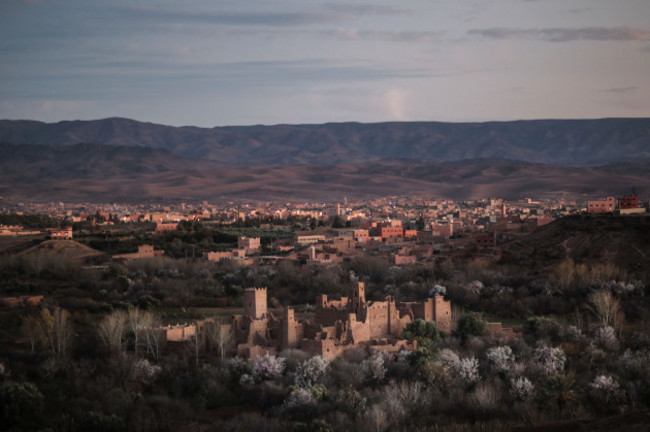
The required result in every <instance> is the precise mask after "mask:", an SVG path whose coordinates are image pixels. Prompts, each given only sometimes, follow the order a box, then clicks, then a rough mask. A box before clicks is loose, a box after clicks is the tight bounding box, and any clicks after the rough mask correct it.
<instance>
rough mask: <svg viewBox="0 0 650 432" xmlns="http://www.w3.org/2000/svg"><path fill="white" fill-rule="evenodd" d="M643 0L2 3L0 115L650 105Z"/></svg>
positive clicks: (338, 115) (427, 117)
mask: <svg viewBox="0 0 650 432" xmlns="http://www.w3.org/2000/svg"><path fill="white" fill-rule="evenodd" d="M649 18H650V2H648V1H647V0H619V1H614V0H564V1H560V0H491V1H490V0H485V1H464V0H463V1H450V0H414V1H411V2H397V1H382V0H375V1H372V2H370V1H348V2H338V3H337V2H329V1H313V2H304V1H302V2H300V1H295V0H286V1H275V0H268V1H260V0H251V1H246V2H224V1H204V0H197V1H190V2H173V1H169V0H163V1H151V0H131V1H121V0H119V1H111V2H92V1H87V0H5V1H3V2H2V4H0V47H1V49H0V52H1V53H2V60H1V61H0V119H33V120H41V121H47V122H54V121H60V120H76V119H80V120H90V119H99V118H106V117H114V116H119V117H128V118H133V119H136V120H140V121H148V122H154V123H161V124H168V125H174V126H181V125H194V126H202V127H211V126H227V125H252V124H278V123H291V124H297V123H325V122H343V121H359V122H381V121H452V122H464V121H489V120H517V119H536V118H601V117H650V24H649Z"/></svg>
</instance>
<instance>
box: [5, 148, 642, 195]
mask: <svg viewBox="0 0 650 432" xmlns="http://www.w3.org/2000/svg"><path fill="white" fill-rule="evenodd" d="M649 174H650V165H647V164H642V163H637V164H634V163H625V164H617V165H615V166H609V165H608V166H604V167H596V168H584V167H583V168H571V167H561V166H553V165H545V164H534V163H527V162H518V161H511V160H504V159H478V160H465V161H458V162H450V163H440V162H419V163H418V162H413V161H406V160H381V161H377V162H373V163H371V164H368V163H348V164H338V165H293V166H266V165H257V166H249V167H246V168H245V169H244V168H242V167H238V166H233V165H230V166H226V165H222V164H218V163H216V162H213V161H206V160H195V159H187V158H183V157H179V156H177V155H175V154H173V153H171V152H169V151H168V150H164V149H147V148H142V147H126V146H119V147H116V146H107V145H98V144H76V145H69V146H61V147H49V146H42V145H37V146H30V145H12V144H0V195H1V196H10V197H14V198H18V199H25V198H27V199H34V200H49V199H59V200H71V201H79V200H84V201H90V202H106V201H121V202H137V201H140V200H145V199H152V200H159V199H170V200H205V199H208V200H209V199H217V198H223V197H229V198H235V197H239V198H245V199H260V200H268V199H290V198H294V199H308V200H335V199H341V196H347V197H349V198H353V197H354V198H365V197H373V196H382V195H388V194H400V195H408V194H414V193H428V194H435V195H436V196H439V197H442V198H450V199H477V198H484V197H486V196H500V197H504V198H508V199H516V198H522V197H525V196H552V195H562V196H581V195H583V194H587V195H596V196H598V195H607V194H615V195H619V194H623V193H625V192H627V191H629V190H630V188H631V187H637V188H638V190H639V191H640V192H642V195H643V192H645V191H650V175H649Z"/></svg>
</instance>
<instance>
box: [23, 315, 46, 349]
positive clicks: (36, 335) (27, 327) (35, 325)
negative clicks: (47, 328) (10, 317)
mask: <svg viewBox="0 0 650 432" xmlns="http://www.w3.org/2000/svg"><path fill="white" fill-rule="evenodd" d="M20 330H21V332H22V334H23V335H24V336H25V337H27V339H28V340H29V345H30V348H31V350H32V352H34V351H35V349H36V343H37V342H38V341H39V339H40V337H41V333H42V328H41V322H40V320H39V318H38V317H37V316H36V315H32V314H29V315H26V316H25V317H24V318H23V320H22V323H21V325H20Z"/></svg>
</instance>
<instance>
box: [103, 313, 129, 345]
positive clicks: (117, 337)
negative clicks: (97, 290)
mask: <svg viewBox="0 0 650 432" xmlns="http://www.w3.org/2000/svg"><path fill="white" fill-rule="evenodd" d="M126 324H127V315H126V313H124V311H122V310H115V311H113V312H112V313H111V314H109V315H107V316H106V317H104V319H103V320H102V321H100V323H99V326H98V328H97V333H99V337H100V339H101V340H102V342H104V344H106V345H107V346H109V347H111V348H113V349H115V350H116V351H118V352H119V351H121V350H122V348H123V343H122V342H123V339H124V333H125V332H126Z"/></svg>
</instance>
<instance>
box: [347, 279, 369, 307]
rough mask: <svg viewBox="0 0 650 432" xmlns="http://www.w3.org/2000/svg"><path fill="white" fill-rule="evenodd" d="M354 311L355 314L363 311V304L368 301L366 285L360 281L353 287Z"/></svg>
mask: <svg viewBox="0 0 650 432" xmlns="http://www.w3.org/2000/svg"><path fill="white" fill-rule="evenodd" d="M350 298H351V299H352V312H353V313H355V314H360V313H361V306H362V305H363V304H365V303H366V286H365V285H364V283H363V282H359V283H358V284H357V286H356V287H354V288H352V295H351V296H350Z"/></svg>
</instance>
